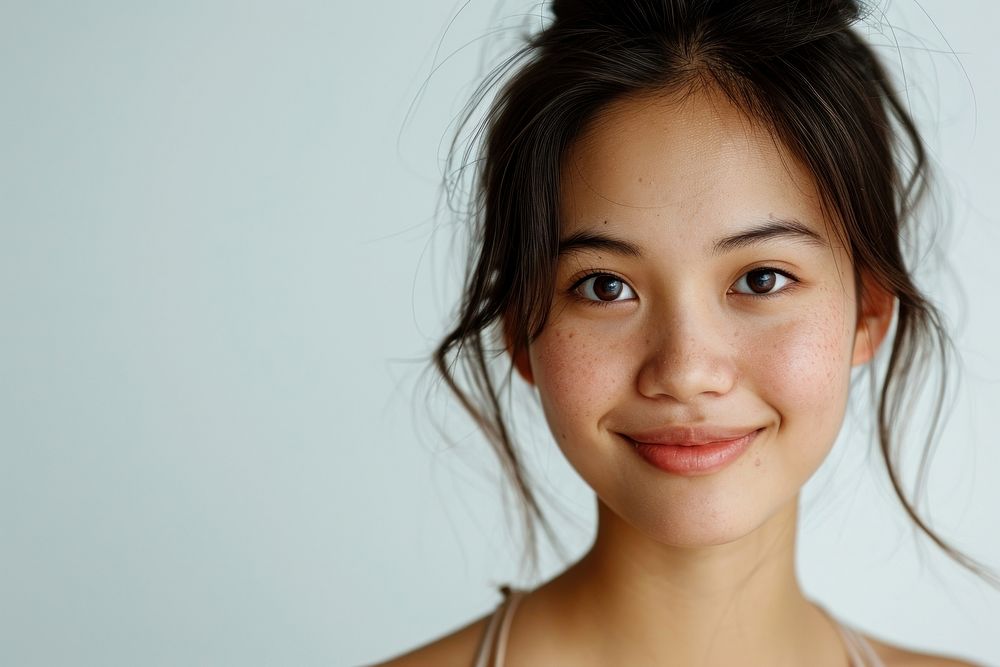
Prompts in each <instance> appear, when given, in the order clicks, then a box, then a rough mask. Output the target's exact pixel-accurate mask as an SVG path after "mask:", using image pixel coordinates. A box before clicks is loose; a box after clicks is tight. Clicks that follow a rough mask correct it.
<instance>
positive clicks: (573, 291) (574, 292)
mask: <svg viewBox="0 0 1000 667" xmlns="http://www.w3.org/2000/svg"><path fill="white" fill-rule="evenodd" d="M754 271H764V272H770V273H777V274H778V275H781V276H784V277H786V278H788V279H789V280H790V281H791V283H790V284H788V285H786V286H785V287H782V288H781V289H780V290H778V291H776V292H767V293H765V294H747V293H745V292H733V291H732V286H730V288H729V290H727V291H726V294H738V295H740V296H748V297H751V298H754V299H772V298H774V297H777V296H781V295H782V294H784V293H785V292H787V291H788V290H790V289H795V287H796V285H798V283H799V279H798V278H797V277H796V276H795V275H794V274H792V273H790V272H788V271H786V270H784V269H778V268H775V267H773V266H755V267H753V268H750V269H747V270H746V271H744V272H743V273H741V274H740V276H739V278H738V279H737V281H736V282H739V281H740V280H742V279H743V278H744V277H745V276H746V275H747V274H749V273H752V272H754ZM598 276H607V277H610V278H614V279H616V280H620V281H622V282H623V283H625V284H626V285H628V286H629V289H632V290H633V291H634V288H632V285H631V284H629V282H628V281H627V280H625V279H624V278H622V277H621V276H620V275H618V274H617V273H615V272H614V271H608V270H606V269H596V268H595V269H590V270H589V271H588V272H587V273H586V274H585V275H583V276H582V277H580V278H578V279H577V280H574V281H573V284H572V286H571V287H570V288H569V293H570V296H572V297H575V298H576V299H578V300H580V301H583V302H584V303H586V304H588V305H592V306H597V307H599V308H607V307H608V306H611V305H614V304H616V303H618V301H604V300H600V299H599V300H597V301H595V300H593V299H588V298H587V297H585V296H582V295H581V294H580V293H579V292H578V290H579V288H580V286H581V285H583V284H584V283H585V282H587V281H588V280H590V279H591V278H596V277H598ZM733 284H734V285H735V284H736V283H733Z"/></svg>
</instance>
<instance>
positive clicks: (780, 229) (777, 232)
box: [559, 218, 827, 257]
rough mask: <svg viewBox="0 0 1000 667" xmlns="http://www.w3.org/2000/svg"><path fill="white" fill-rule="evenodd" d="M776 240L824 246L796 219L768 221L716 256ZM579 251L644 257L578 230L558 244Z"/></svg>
mask: <svg viewBox="0 0 1000 667" xmlns="http://www.w3.org/2000/svg"><path fill="white" fill-rule="evenodd" d="M773 239H789V240H793V241H794V240H798V241H803V242H805V243H808V244H809V245H815V246H820V247H825V246H826V245H827V242H826V241H825V240H824V239H823V237H822V236H820V235H819V234H817V233H816V232H815V231H813V230H812V229H810V228H809V227H807V226H806V225H805V224H803V223H802V222H799V221H798V220H796V219H794V218H788V219H775V220H767V221H766V222H762V223H760V224H758V225H755V226H753V227H750V228H748V229H745V230H743V231H741V232H738V233H736V234H732V235H730V236H725V237H723V238H721V239H719V240H717V241H716V242H715V244H714V245H713V253H714V254H716V255H721V254H724V253H727V252H732V251H734V250H739V249H741V248H749V247H752V246H755V245H760V244H762V243H764V242H766V241H770V240H773ZM579 250H604V251H607V252H612V253H615V254H617V255H625V256H627V257H642V247H641V246H639V245H637V244H635V243H633V242H631V241H626V240H625V239H621V238H618V237H615V236H611V235H608V234H599V233H595V232H588V231H579V232H574V233H572V234H570V235H569V236H567V237H566V238H564V239H560V241H559V256H560V257H562V256H564V255H568V254H571V253H573V252H576V251H579Z"/></svg>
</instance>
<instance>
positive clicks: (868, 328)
mask: <svg viewBox="0 0 1000 667" xmlns="http://www.w3.org/2000/svg"><path fill="white" fill-rule="evenodd" d="M860 299H861V307H860V309H859V312H858V326H857V330H856V332H855V334H854V358H853V360H852V362H851V364H852V365H854V366H860V365H861V364H866V363H868V362H869V361H871V359H872V358H873V357H874V356H875V353H876V352H878V349H879V346H881V345H882V341H884V340H885V337H886V334H888V333H889V326H890V325H891V324H892V315H893V312H894V311H895V306H896V298H895V297H894V296H893V295H892V293H891V292H889V291H888V290H886V289H885V288H884V287H882V286H881V285H878V284H876V283H875V282H874V281H872V280H869V279H867V278H866V279H864V280H863V281H862V285H861V296H860Z"/></svg>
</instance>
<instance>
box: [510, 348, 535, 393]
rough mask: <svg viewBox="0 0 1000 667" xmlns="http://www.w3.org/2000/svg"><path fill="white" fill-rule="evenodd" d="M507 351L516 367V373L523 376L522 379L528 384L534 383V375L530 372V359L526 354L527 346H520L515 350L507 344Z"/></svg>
mask: <svg viewBox="0 0 1000 667" xmlns="http://www.w3.org/2000/svg"><path fill="white" fill-rule="evenodd" d="M507 351H508V352H509V353H510V356H511V359H513V361H514V368H516V369H517V374H518V375H520V376H521V377H522V378H524V381H525V382H527V383H528V384H535V375H534V373H532V372H531V359H530V357H529V356H528V348H527V347H522V348H521V349H519V350H516V351H515V350H514V349H513V348H512V347H509V346H508V348H507Z"/></svg>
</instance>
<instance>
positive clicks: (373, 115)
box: [0, 0, 1000, 667]
mask: <svg viewBox="0 0 1000 667" xmlns="http://www.w3.org/2000/svg"><path fill="white" fill-rule="evenodd" d="M881 9H882V10H885V11H886V15H885V16H883V15H882V13H881V11H878V12H876V14H875V15H874V16H873V17H872V19H871V28H870V34H871V38H872V41H874V42H875V43H877V44H879V47H878V48H879V50H880V52H881V53H883V54H884V55H885V56H886V58H887V59H888V60H889V61H890V62H891V63H893V68H894V71H895V72H896V74H897V75H899V74H902V75H903V79H902V80H905V87H906V90H907V99H908V103H909V104H910V106H911V110H912V111H913V113H914V115H915V116H916V117H917V120H918V122H919V123H920V124H921V127H923V129H924V132H925V135H926V139H927V142H928V144H929V146H930V149H931V155H932V159H933V163H934V166H935V167H936V168H937V172H938V174H939V176H940V178H941V184H942V186H943V187H942V188H941V189H940V191H941V192H942V196H940V197H938V199H937V200H936V201H935V202H933V206H931V207H930V208H928V209H927V210H928V212H929V215H932V216H933V215H937V216H938V217H940V218H943V219H944V220H945V223H946V224H945V232H944V233H943V234H942V235H941V236H940V237H939V239H938V242H937V244H936V246H935V247H936V248H938V249H944V250H946V254H947V256H948V257H949V258H950V262H951V264H950V266H951V269H950V270H949V269H948V268H947V267H945V266H942V265H939V264H938V263H936V262H935V261H933V255H934V253H931V254H929V255H928V258H927V260H926V261H925V262H924V263H923V264H922V271H921V274H920V278H921V282H922V284H923V285H924V286H925V287H926V289H927V290H928V291H929V292H930V293H931V295H932V297H933V299H934V300H935V301H936V302H938V303H940V304H941V306H942V308H943V309H944V311H945V313H946V314H947V316H948V320H949V322H950V324H951V325H952V330H953V332H954V337H955V340H956V342H957V344H958V347H959V348H960V349H961V350H962V352H963V355H964V356H963V358H964V371H963V373H962V376H961V383H962V384H961V387H962V389H961V391H960V392H959V393H958V394H957V396H956V397H955V401H954V404H953V407H951V408H950V409H949V412H950V414H951V418H950V420H949V422H948V424H947V426H946V429H945V431H944V434H943V436H942V438H941V440H940V444H939V447H938V450H937V452H938V453H937V456H936V458H935V460H934V464H933V468H932V471H933V474H932V477H931V480H930V486H929V489H928V494H927V499H928V505H927V506H928V507H929V508H930V511H931V515H932V517H933V518H934V525H935V526H936V527H938V528H939V529H940V530H941V532H942V533H943V534H945V535H946V536H948V537H949V538H951V539H952V540H953V541H954V543H955V544H956V545H957V546H959V547H960V548H963V549H965V550H966V551H967V552H968V553H970V554H971V555H973V556H975V557H978V558H981V559H983V560H985V561H986V562H988V563H990V564H992V565H993V566H1000V531H998V520H997V515H998V508H1000V455H998V451H997V443H998V438H997V426H996V422H995V419H996V416H997V407H998V406H1000V350H998V340H997V337H996V331H997V330H1000V298H998V297H997V292H998V283H1000V273H998V271H997V266H998V262H997V254H998V252H1000V199H998V197H997V185H996V178H997V165H998V158H997V153H998V151H1000V121H998V120H997V119H998V118H1000V89H998V87H997V86H996V71H997V67H998V66H1000V51H998V42H997V41H996V34H995V33H996V27H997V25H998V24H1000V11H998V9H997V5H996V4H995V3H992V2H985V1H982V2H970V1H963V2H946V1H944V0H933V1H931V0H926V1H924V2H921V3H919V4H918V3H917V2H916V1H915V0H899V1H897V2H894V3H892V4H891V6H889V5H888V4H887V3H883V5H882V8H881ZM539 11H540V8H539V6H538V5H535V4H526V3H520V2H517V1H508V2H506V3H504V4H501V5H497V4H496V3H495V2H494V1H493V0H471V1H470V2H467V3H464V5H463V4H462V3H458V4H455V3H453V2H452V0H434V1H424V2H397V3H394V4H392V5H391V6H389V5H387V4H386V3H374V2H371V3H370V2H332V3H331V2H319V1H311V2H307V1H298V0H293V1H290V2H289V1H286V2H277V1H274V0H270V1H256V2H253V1H252V2H246V3H237V2H221V1H215V2H212V1H209V2H190V1H178V0H175V1H173V2H162V1H154V0H147V1H146V2H111V1H104V2H52V1H46V0H35V1H33V2H30V3H29V2H23V3H14V2H9V1H8V2H4V3H3V5H2V12H0V49H2V58H0V83H2V88H0V118H2V121H3V122H2V123H0V169H2V173H0V318H2V319H0V663H2V664H4V665H17V666H29V665H45V666H47V667H50V666H55V665H351V664H358V663H361V662H366V661H372V660H375V659H380V658H384V657H387V656H389V655H391V654H395V653H397V652H399V651H401V650H403V649H405V648H410V647H412V646H414V645H416V644H419V643H422V642H424V641H427V640H429V639H431V638H433V637H435V636H437V635H439V634H441V633H443V632H445V631H448V630H451V629H453V628H454V627H456V626H458V625H460V624H464V623H466V622H467V621H469V620H470V619H472V618H473V617H475V616H478V615H481V614H483V613H485V612H487V611H488V610H490V609H491V608H492V607H493V606H494V605H495V604H496V603H497V602H498V600H499V596H498V594H497V592H496V589H495V586H496V585H497V584H499V583H503V582H511V583H514V584H516V585H526V584H527V585H531V584H534V583H537V581H538V580H537V579H529V578H526V577H524V576H522V574H521V573H520V572H519V569H518V565H519V558H518V552H517V549H516V541H515V537H516V536H515V534H513V533H512V531H511V530H509V529H508V528H507V525H508V524H507V521H506V519H505V514H504V511H503V509H502V505H501V494H500V490H499V486H498V480H499V474H498V470H497V467H496V465H495V463H494V461H493V458H492V454H491V452H490V450H489V448H488V447H487V445H486V444H485V442H484V441H483V440H482V438H480V437H479V436H477V435H476V433H475V431H474V429H473V428H472V426H471V425H470V424H469V422H468V420H467V419H465V418H464V417H463V416H462V414H461V413H460V411H459V409H458V407H457V405H456V404H455V403H454V401H452V400H450V399H449V398H448V397H447V394H446V392H445V391H444V389H443V388H442V387H440V386H439V385H435V383H434V382H433V379H432V377H431V379H430V380H429V379H428V377H427V376H426V375H424V376H422V375H421V373H422V372H423V371H424V369H425V367H426V364H425V363H424V360H425V359H426V357H427V355H428V353H429V351H430V350H431V348H432V347H433V345H434V344H435V343H436V341H437V339H438V338H439V337H440V335H441V334H442V333H443V331H444V327H445V325H446V323H447V322H449V321H450V320H449V317H450V315H451V313H452V312H453V310H452V308H453V304H454V303H455V299H456V298H457V295H458V287H459V283H460V270H459V269H460V268H461V266H462V264H463V262H464V259H463V257H462V255H461V253H462V246H461V237H460V236H459V237H456V236H455V234H456V233H457V230H458V228H459V227H458V226H457V225H456V224H455V223H454V219H453V218H452V217H451V216H450V215H449V214H448V211H447V209H446V208H444V207H443V205H442V202H441V201H440V200H439V193H440V189H439V182H440V180H441V177H442V170H443V162H442V159H443V155H444V150H445V149H446V148H447V139H448V137H449V133H450V131H451V129H452V123H453V121H454V119H455V118H456V117H457V115H458V114H459V113H460V111H461V108H462V104H463V102H464V100H465V99H466V98H467V97H468V95H469V94H470V93H471V92H472V89H473V86H474V85H475V83H476V82H477V81H478V78H479V76H481V74H482V73H483V71H484V69H483V68H484V67H487V66H489V65H490V64H491V63H493V62H495V61H496V58H498V57H501V56H502V55H503V54H504V53H506V52H509V49H510V48H512V47H513V45H514V44H515V43H516V41H517V39H518V38H519V37H520V36H521V35H522V34H523V33H524V31H525V30H527V29H530V28H534V27H536V26H537V25H538V24H539V22H540V21H544V20H545V17H544V15H539ZM455 238H458V241H455V242H454V244H453V240H454V239H455ZM862 386H863V385H862ZM861 395H862V399H863V398H864V392H863V391H862V392H861ZM518 396H520V398H518ZM514 402H515V405H517V406H519V408H518V409H519V410H522V412H520V413H519V414H522V415H524V417H523V418H521V419H519V420H518V423H519V426H520V430H521V432H522V434H523V440H524V442H525V447H526V448H527V450H528V452H529V453H528V457H529V458H530V460H531V462H532V469H533V470H534V472H535V476H536V478H537V479H538V480H539V483H540V484H541V485H542V486H543V487H544V488H545V489H547V490H548V493H549V495H550V496H552V500H553V502H554V503H555V506H556V507H558V508H560V509H558V510H556V512H557V513H556V514H554V515H553V519H554V521H555V522H556V524H557V525H558V526H559V529H560V533H561V535H562V537H563V539H564V540H565V542H566V544H567V546H568V549H569V554H570V556H571V557H572V558H574V559H575V558H576V557H577V556H579V555H580V554H581V553H582V552H583V550H584V549H585V548H586V547H587V545H588V544H589V541H590V539H591V536H592V532H591V531H592V526H593V512H594V507H593V501H592V499H591V496H590V494H589V492H588V489H587V488H586V487H585V485H584V484H583V483H582V482H581V481H580V480H579V479H578V478H577V477H576V475H575V474H574V473H573V472H572V471H571V470H570V469H569V468H568V466H567V464H566V463H565V462H564V461H563V459H562V456H561V454H559V452H558V451H557V449H556V447H555V445H554V444H553V443H552V442H551V440H550V439H549V437H548V435H547V433H546V430H545V427H544V425H543V424H541V423H540V420H539V418H538V415H537V414H533V413H532V407H531V406H532V402H531V399H530V394H529V393H528V392H526V391H524V388H523V387H518V388H517V390H516V391H515V398H514ZM858 405H859V406H860V407H859V408H858V409H855V410H853V414H854V415H855V417H857V416H858V415H859V414H861V413H863V412H864V400H861V401H860V402H859V404H858ZM919 412H920V411H919V410H918V413H919ZM920 417H921V415H920V414H918V415H917V416H916V417H915V418H914V419H915V420H916V423H917V425H918V426H919V422H920ZM435 424H437V425H438V426H440V428H441V430H442V431H444V432H445V433H447V434H448V435H449V436H450V441H449V440H448V439H446V438H445V437H443V436H442V435H441V434H440V433H439V432H438V431H437V430H436V427H435ZM914 434H915V436H916V435H918V434H919V428H917V429H916V430H914ZM912 442H913V444H914V445H916V444H917V443H916V440H913V441H912ZM872 447H873V445H872V443H871V441H870V439H869V438H868V437H867V436H866V435H865V429H864V421H863V419H856V418H854V417H852V418H850V419H849V421H848V423H847V424H846V425H845V428H844V434H843V437H842V438H841V439H840V440H839V441H838V444H837V446H836V448H835V450H834V452H833V453H832V455H831V457H830V459H829V461H828V462H827V463H826V464H825V465H824V467H823V468H822V469H821V471H820V472H819V473H818V474H817V476H816V477H815V478H814V479H813V480H812V481H811V482H810V484H809V486H808V487H807V492H806V497H805V502H804V508H805V512H804V517H803V519H802V521H801V527H802V530H801V540H800V552H801V553H800V557H801V566H800V568H801V577H802V581H803V584H804V586H805V588H806V589H807V591H808V592H809V594H811V595H813V596H814V597H816V598H817V599H819V600H821V601H822V602H823V603H824V604H825V605H826V606H827V607H828V608H830V609H831V610H832V611H834V612H835V613H837V614H839V615H841V616H842V617H843V618H845V619H847V620H849V621H850V622H852V623H855V624H857V625H859V626H860V627H863V628H865V629H867V630H869V631H870V632H872V633H874V634H876V635H878V636H881V637H883V638H886V639H889V640H892V641H897V642H901V643H904V644H908V645H910V646H913V647H917V648H922V649H928V650H946V651H954V652H955V653H958V654H961V655H964V656H966V657H969V658H973V659H978V660H980V661H982V662H985V663H987V664H1000V638H998V637H1000V632H998V630H1000V593H998V592H997V591H995V590H991V589H989V588H987V587H986V586H985V585H984V584H983V583H982V582H981V581H980V580H977V579H975V578H974V577H972V576H970V575H968V574H966V573H964V572H963V571H962V570H960V569H959V568H958V567H957V566H954V565H953V564H951V563H950V562H949V561H947V559H945V558H942V557H941V556H940V554H939V553H938V552H936V551H935V550H934V549H932V548H929V547H927V542H926V540H916V541H915V540H914V537H913V531H912V530H911V528H910V526H909V524H908V523H907V521H906V519H905V518H904V516H903V512H902V510H901V509H900V508H899V506H898V504H897V503H896V502H895V500H894V499H893V497H892V495H891V493H890V491H889V490H888V487H887V485H886V482H885V476H884V473H882V469H881V466H880V465H879V463H878V461H877V459H876V457H875V455H874V454H873V453H872V452H873V449H872ZM563 566H564V563H563V562H561V561H559V560H558V559H557V558H556V557H555V556H554V555H553V554H552V553H551V552H545V555H544V558H543V562H542V573H541V576H543V577H545V578H547V577H548V576H551V575H552V574H553V573H555V572H556V571H558V570H559V569H561V568H562V567H563Z"/></svg>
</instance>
